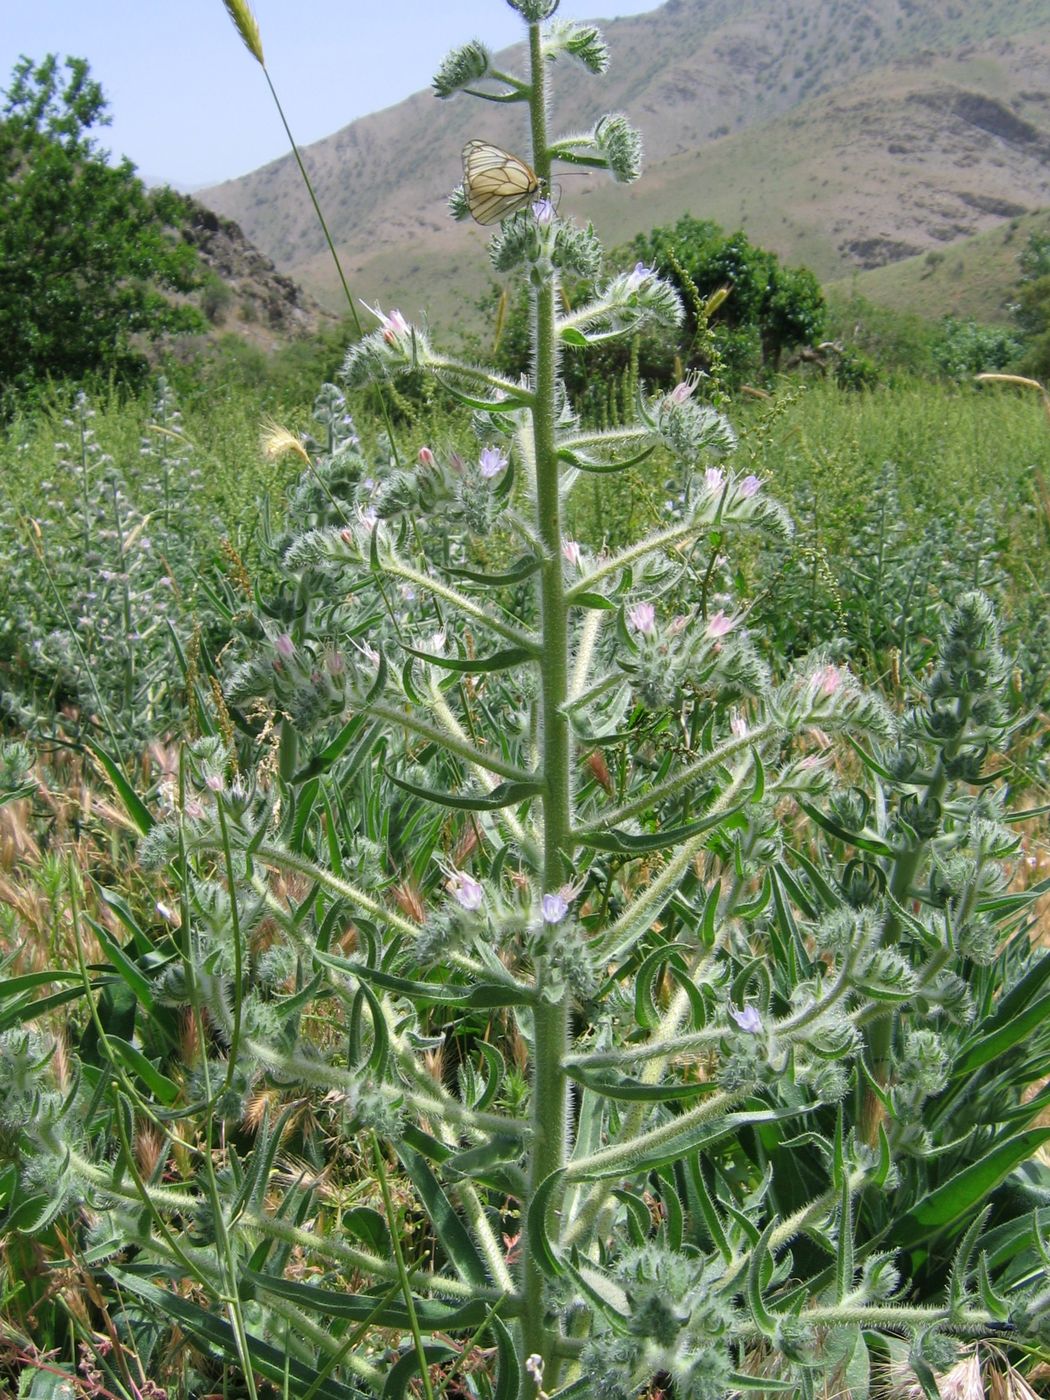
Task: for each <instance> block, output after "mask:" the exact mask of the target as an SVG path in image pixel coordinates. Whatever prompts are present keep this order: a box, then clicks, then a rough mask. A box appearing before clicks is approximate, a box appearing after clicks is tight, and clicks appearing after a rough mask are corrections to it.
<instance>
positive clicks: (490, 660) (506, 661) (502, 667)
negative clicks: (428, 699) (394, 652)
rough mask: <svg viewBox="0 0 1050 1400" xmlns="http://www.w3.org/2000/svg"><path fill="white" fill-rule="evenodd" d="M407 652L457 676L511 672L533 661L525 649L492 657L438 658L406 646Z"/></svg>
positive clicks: (507, 651) (427, 652)
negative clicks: (515, 667) (516, 667)
mask: <svg viewBox="0 0 1050 1400" xmlns="http://www.w3.org/2000/svg"><path fill="white" fill-rule="evenodd" d="M404 649H405V651H407V652H408V653H409V655H410V656H415V657H417V658H418V659H419V660H420V661H429V662H430V664H431V665H432V666H439V667H441V668H442V670H445V671H455V672H456V673H457V674H461V675H468V676H480V675H486V674H488V673H489V672H492V671H509V670H510V669H511V667H513V666H520V665H522V664H523V662H526V661H531V660H532V659H533V654H532V652H531V651H528V650H527V649H526V648H525V647H508V648H507V649H506V650H505V651H496V652H493V653H492V655H491V656H475V657H473V658H471V657H467V656H438V655H436V654H435V653H434V652H432V651H417V650H416V648H415V647H410V646H405V648H404Z"/></svg>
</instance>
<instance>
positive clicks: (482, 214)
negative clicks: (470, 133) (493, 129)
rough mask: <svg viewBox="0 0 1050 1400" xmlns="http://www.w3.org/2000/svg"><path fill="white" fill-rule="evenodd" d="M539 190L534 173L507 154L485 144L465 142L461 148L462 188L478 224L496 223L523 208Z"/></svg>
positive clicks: (521, 162)
mask: <svg viewBox="0 0 1050 1400" xmlns="http://www.w3.org/2000/svg"><path fill="white" fill-rule="evenodd" d="M539 187H540V182H539V180H537V178H536V173H535V171H534V170H532V169H531V168H530V167H529V166H527V165H526V164H525V162H524V161H523V160H520V159H519V158H518V157H517V156H512V155H511V154H510V152H509V151H501V150H500V148H499V147H498V146H493V145H490V144H489V142H488V141H468V142H467V144H466V145H465V146H464V147H463V188H464V189H465V190H466V194H467V205H468V206H469V208H470V212H471V214H472V215H473V217H474V218H475V219H476V220H477V222H478V223H479V224H498V223H499V221H500V220H501V219H505V218H506V217H507V216H508V215H509V214H513V213H514V212H515V211H516V210H518V209H522V208H524V206H525V205H526V204H528V202H529V200H530V199H531V198H532V197H533V195H534V194H536V192H537V191H538V189H539Z"/></svg>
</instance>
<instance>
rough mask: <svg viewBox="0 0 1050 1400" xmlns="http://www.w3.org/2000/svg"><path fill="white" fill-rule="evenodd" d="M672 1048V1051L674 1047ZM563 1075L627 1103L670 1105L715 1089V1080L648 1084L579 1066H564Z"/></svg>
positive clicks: (624, 1076) (610, 1097) (623, 1075)
mask: <svg viewBox="0 0 1050 1400" xmlns="http://www.w3.org/2000/svg"><path fill="white" fill-rule="evenodd" d="M671 1048H672V1049H673V1046H672V1047H671ZM565 1073H566V1074H567V1075H568V1077H569V1078H570V1079H572V1080H574V1081H575V1082H576V1083H577V1084H582V1085H583V1086H584V1087H585V1088H587V1089H593V1090H594V1091H595V1093H597V1094H602V1095H603V1096H604V1097H605V1098H609V1099H617V1100H622V1101H624V1102H630V1103H673V1102H674V1101H676V1100H679V1099H692V1098H696V1096H697V1095H698V1094H710V1093H712V1092H714V1091H715V1090H716V1089H717V1088H718V1083H717V1081H715V1080H711V1079H701V1080H696V1081H687V1080H677V1081H675V1082H674V1083H672V1084H668V1083H666V1082H664V1083H661V1084H647V1083H646V1082H645V1081H644V1080H642V1079H632V1078H631V1076H630V1075H627V1074H617V1073H616V1072H615V1071H612V1072H610V1071H608V1070H600V1069H586V1068H584V1067H583V1066H581V1065H566V1067H565Z"/></svg>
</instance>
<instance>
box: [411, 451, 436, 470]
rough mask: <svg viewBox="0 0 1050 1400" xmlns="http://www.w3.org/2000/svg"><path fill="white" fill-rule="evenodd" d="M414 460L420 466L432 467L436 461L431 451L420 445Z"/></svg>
mask: <svg viewBox="0 0 1050 1400" xmlns="http://www.w3.org/2000/svg"><path fill="white" fill-rule="evenodd" d="M416 461H417V462H418V463H419V465H420V466H421V467H432V466H433V465H434V463H435V462H436V461H437V458H436V457H435V456H434V454H433V452H431V450H430V448H429V447H421V448H420V449H419V455H418V456H417V457H416Z"/></svg>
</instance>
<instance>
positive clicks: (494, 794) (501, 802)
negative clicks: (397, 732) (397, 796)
mask: <svg viewBox="0 0 1050 1400" xmlns="http://www.w3.org/2000/svg"><path fill="white" fill-rule="evenodd" d="M384 771H385V770H384ZM385 776H386V777H387V778H389V779H390V781H391V782H392V783H393V784H394V786H395V787H399V788H401V790H402V791H403V792H410V793H411V794H412V796H413V797H421V798H422V799H423V801H424V802H436V803H437V804H438V806H439V807H452V808H454V809H455V810H456V811H458V812H499V811H501V810H502V809H503V808H504V807H516V806H518V804H519V803H521V802H526V801H528V799H529V798H530V797H538V796H539V795H540V794H541V793H542V792H543V784H542V783H540V782H536V781H534V780H532V779H530V780H529V781H527V782H506V783H500V784H499V785H498V786H497V787H494V788H493V789H492V791H491V792H485V793H481V792H478V793H474V794H472V795H471V796H470V797H452V796H451V795H450V794H449V793H447V792H437V791H435V790H434V789H433V788H424V787H417V786H416V784H415V783H409V782H406V781H405V779H404V778H396V777H395V776H394V774H393V773H390V772H388V771H387V772H385Z"/></svg>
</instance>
